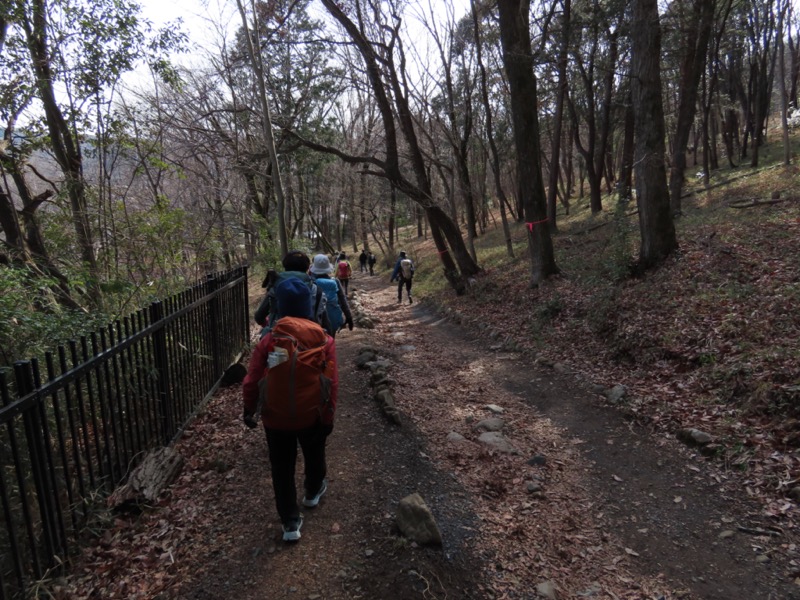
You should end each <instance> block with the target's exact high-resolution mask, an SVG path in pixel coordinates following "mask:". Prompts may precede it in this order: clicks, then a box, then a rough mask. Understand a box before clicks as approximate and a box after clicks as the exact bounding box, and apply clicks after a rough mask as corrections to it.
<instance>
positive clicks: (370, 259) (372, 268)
mask: <svg viewBox="0 0 800 600" xmlns="http://www.w3.org/2000/svg"><path fill="white" fill-rule="evenodd" d="M367 262H368V263H369V274H370V275H375V263H376V262H378V259H377V258H375V255H374V254H373V253H372V252H370V253H369V257H368V258H367Z"/></svg>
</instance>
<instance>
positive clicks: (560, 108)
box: [547, 0, 571, 233]
mask: <svg viewBox="0 0 800 600" xmlns="http://www.w3.org/2000/svg"><path fill="white" fill-rule="evenodd" d="M570 8H571V1H570V0H564V12H563V13H562V16H561V42H560V45H559V48H558V67H557V69H558V70H557V76H558V91H557V92H556V108H555V114H554V115H553V149H552V152H551V155H550V173H549V181H548V184H547V219H548V223H549V225H550V231H551V232H553V233H555V232H556V231H558V224H557V223H556V192H557V191H558V176H559V167H560V165H561V157H560V156H561V130H562V128H563V125H564V99H565V97H566V95H567V87H568V85H569V82H568V81H567V60H568V58H569V57H568V53H569V35H570V32H569V28H570Z"/></svg>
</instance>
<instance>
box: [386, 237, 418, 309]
mask: <svg viewBox="0 0 800 600" xmlns="http://www.w3.org/2000/svg"><path fill="white" fill-rule="evenodd" d="M413 277H414V263H413V262H411V259H410V258H408V257H407V256H406V253H405V250H401V251H400V256H399V257H398V258H397V263H396V264H395V265H394V271H392V277H391V279H389V283H392V282H393V281H394V280H395V279H397V282H398V283H397V301H398V302H402V301H403V286H405V288H406V293H407V294H408V303H409V304H411V303H412V302H413V300H412V299H411V280H412V279H413Z"/></svg>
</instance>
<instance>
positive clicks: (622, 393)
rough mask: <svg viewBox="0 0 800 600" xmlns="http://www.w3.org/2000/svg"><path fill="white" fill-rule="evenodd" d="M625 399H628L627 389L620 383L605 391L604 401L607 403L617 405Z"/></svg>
mask: <svg viewBox="0 0 800 600" xmlns="http://www.w3.org/2000/svg"><path fill="white" fill-rule="evenodd" d="M627 397H628V388H626V387H625V386H624V385H622V384H621V383H618V384H617V385H615V386H614V387H612V388H611V389H609V390H606V399H607V400H608V401H609V402H611V404H617V403H618V402H622V401H623V400H625V398H627Z"/></svg>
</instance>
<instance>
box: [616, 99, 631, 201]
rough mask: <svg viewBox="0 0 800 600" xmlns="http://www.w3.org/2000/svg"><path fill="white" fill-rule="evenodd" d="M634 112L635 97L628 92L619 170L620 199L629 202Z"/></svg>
mask: <svg viewBox="0 0 800 600" xmlns="http://www.w3.org/2000/svg"><path fill="white" fill-rule="evenodd" d="M633 141H634V112H633V95H632V93H631V90H628V94H627V100H626V102H625V133H624V134H623V142H622V160H621V161H620V162H621V165H620V170H619V199H620V201H624V202H627V201H629V200H630V199H631V190H632V189H633V152H634V146H633Z"/></svg>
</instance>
